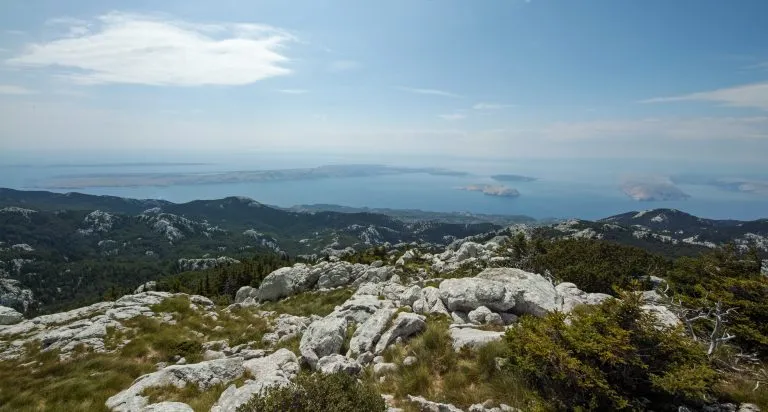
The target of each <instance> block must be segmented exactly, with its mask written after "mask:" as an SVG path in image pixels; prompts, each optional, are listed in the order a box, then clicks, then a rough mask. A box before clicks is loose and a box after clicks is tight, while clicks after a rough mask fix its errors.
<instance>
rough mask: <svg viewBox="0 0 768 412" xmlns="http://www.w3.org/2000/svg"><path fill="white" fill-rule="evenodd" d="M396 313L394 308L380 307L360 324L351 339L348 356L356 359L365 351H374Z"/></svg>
mask: <svg viewBox="0 0 768 412" xmlns="http://www.w3.org/2000/svg"><path fill="white" fill-rule="evenodd" d="M394 314H395V310H394V309H390V308H383V309H379V310H377V311H376V312H374V313H373V315H371V316H370V317H369V318H368V319H367V320H366V321H365V322H363V323H362V324H361V325H359V326H358V327H357V329H356V330H355V333H354V334H353V335H352V339H351V340H350V341H349V351H348V352H347V356H348V357H350V358H353V359H356V358H357V357H358V356H360V355H361V354H363V353H365V352H372V351H373V349H374V347H375V345H376V343H378V342H379V339H380V338H381V335H382V334H384V330H385V329H386V328H387V325H388V324H389V321H390V320H391V319H392V316H394Z"/></svg>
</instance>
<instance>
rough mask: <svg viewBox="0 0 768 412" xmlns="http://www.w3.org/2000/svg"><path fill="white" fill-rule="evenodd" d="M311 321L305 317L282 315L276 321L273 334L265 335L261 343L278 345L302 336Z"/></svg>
mask: <svg viewBox="0 0 768 412" xmlns="http://www.w3.org/2000/svg"><path fill="white" fill-rule="evenodd" d="M310 322H311V320H310V319H309V318H307V317H304V316H293V315H289V314H287V313H281V314H280V315H279V316H278V317H277V319H275V321H274V325H273V326H272V332H269V333H265V334H264V336H263V337H262V338H261V341H262V342H264V343H266V344H268V345H276V344H278V343H280V342H285V341H287V340H289V339H292V338H294V337H296V336H299V335H301V334H302V333H303V332H304V330H306V329H307V327H308V326H309V324H310Z"/></svg>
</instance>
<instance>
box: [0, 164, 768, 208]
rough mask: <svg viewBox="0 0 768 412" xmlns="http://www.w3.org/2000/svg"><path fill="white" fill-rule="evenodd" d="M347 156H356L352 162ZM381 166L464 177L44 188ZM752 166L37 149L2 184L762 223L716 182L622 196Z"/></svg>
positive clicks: (762, 200) (183, 198) (743, 196)
mask: <svg viewBox="0 0 768 412" xmlns="http://www.w3.org/2000/svg"><path fill="white" fill-rule="evenodd" d="M351 159H352V160H351ZM352 163H354V164H386V165H390V166H413V167H443V168H448V169H451V170H456V171H462V172H468V173H470V175H468V176H433V175H426V174H404V175H387V176H373V177H351V178H329V179H318V180H296V181H270V182H248V183H224V184H215V185H174V186H164V187H153V186H136V187H86V188H81V189H77V190H70V189H67V190H62V189H57V188H51V187H45V185H44V184H43V182H44V180H45V179H48V178H52V177H57V176H76V175H77V176H82V175H105V174H126V173H212V172H227V171H250V170H278V169H288V168H308V167H317V166H321V165H327V164H352ZM760 172H761V171H760V170H758V169H755V166H754V165H752V166H739V165H735V164H726V163H722V164H706V165H704V164H700V163H691V164H684V163H681V162H679V161H671V160H670V161H663V160H659V161H648V160H627V159H622V160H621V161H613V160H606V159H596V160H595V159H530V158H528V159H508V160H499V159H477V158H444V157H443V158H440V159H430V158H425V157H408V156H397V157H381V156H376V155H359V156H354V157H351V156H349V155H345V156H343V157H342V156H334V155H324V154H306V155H297V154H296V153H291V154H281V153H241V154H223V153H210V152H206V153H186V152H185V153H183V154H180V153H170V152H165V153H152V154H139V153H124V154H122V155H120V156H117V155H114V154H112V155H108V154H104V153H83V154H81V155H78V156H75V157H69V158H67V160H66V161H62V159H61V157H60V156H59V157H53V156H51V157H46V156H41V155H40V153H36V154H35V155H34V156H31V155H29V154H25V153H6V154H4V155H0V187H8V188H14V189H24V190H51V191H56V192H69V191H77V192H81V193H88V194H97V195H113V196H122V197H130V198H153V199H165V200H169V201H172V202H187V201H191V200H196V199H215V198H222V197H226V196H247V197H251V198H253V199H256V200H258V201H259V202H262V203H265V204H270V205H276V206H281V207H288V206H293V205H299V204H316V203H327V204H337V205H343V206H353V207H371V208H376V207H381V208H396V209H422V210H427V211H441V212H458V211H468V212H472V213H490V214H522V215H528V216H532V217H534V218H538V219H541V218H570V217H578V218H584V219H598V218H603V217H607V216H610V215H613V214H618V213H622V212H627V211H631V210H643V209H649V208H661V207H664V208H676V209H680V210H683V211H685V212H688V213H692V214H694V215H697V216H701V217H708V218H720V219H726V218H729V219H742V220H749V219H758V218H761V217H765V215H766V211H768V197H766V196H761V195H758V194H750V193H741V192H734V191H727V190H723V189H720V188H716V187H713V186H704V185H679V187H680V188H681V189H682V190H683V191H684V192H686V193H688V194H689V195H690V196H691V197H690V198H689V199H687V200H680V201H654V202H638V201H635V200H633V199H631V198H629V197H627V196H626V195H625V194H624V193H623V192H622V191H621V190H620V188H619V183H620V181H621V179H622V177H624V176H628V175H654V176H668V175H671V174H680V173H693V174H698V175H701V176H706V177H712V178H716V177H723V176H740V177H745V176H750V177H763V178H764V177H765V175H764V174H763V175H762V176H761V175H760ZM493 174H518V175H525V176H532V177H536V178H538V180H536V181H531V182H496V181H494V180H493V179H491V178H490V176H491V175H493ZM470 184H505V185H507V186H509V187H513V188H516V189H517V190H519V191H520V193H521V195H520V197H517V198H504V197H494V196H485V195H483V194H480V193H477V192H467V191H462V190H457V189H456V188H457V187H459V186H466V185H470Z"/></svg>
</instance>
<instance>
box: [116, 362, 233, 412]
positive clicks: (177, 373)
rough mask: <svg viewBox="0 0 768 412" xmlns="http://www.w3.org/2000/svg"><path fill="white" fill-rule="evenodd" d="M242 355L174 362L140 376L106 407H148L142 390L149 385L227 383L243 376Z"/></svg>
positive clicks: (127, 410)
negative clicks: (187, 363)
mask: <svg viewBox="0 0 768 412" xmlns="http://www.w3.org/2000/svg"><path fill="white" fill-rule="evenodd" d="M244 371H245V369H244V368H243V358H228V359H217V360H212V361H207V362H200V363H195V364H190V365H172V366H168V367H167V368H164V369H162V370H159V371H157V372H153V373H150V374H147V375H143V376H140V377H139V378H137V379H136V380H135V381H133V384H132V385H131V387H129V388H128V389H125V390H123V391H121V392H120V393H118V394H117V395H114V396H112V397H110V398H109V399H107V402H106V406H107V408H109V409H110V410H112V411H119V412H134V411H141V410H142V408H144V407H145V406H147V404H148V403H149V402H148V398H147V397H146V396H143V395H142V393H143V392H144V391H145V390H146V389H149V388H159V387H164V386H175V387H177V388H183V387H185V386H186V385H187V384H193V385H197V387H198V388H199V389H200V390H206V389H209V388H211V387H212V386H215V385H220V384H225V383H227V382H230V381H232V380H235V379H237V378H239V377H240V376H242V374H243V372H244Z"/></svg>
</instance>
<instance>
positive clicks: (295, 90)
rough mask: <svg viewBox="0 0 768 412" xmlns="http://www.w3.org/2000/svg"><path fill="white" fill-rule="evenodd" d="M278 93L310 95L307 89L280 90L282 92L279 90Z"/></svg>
mask: <svg viewBox="0 0 768 412" xmlns="http://www.w3.org/2000/svg"><path fill="white" fill-rule="evenodd" d="M278 92H280V93H285V94H306V93H309V90H305V89H280V90H278Z"/></svg>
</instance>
